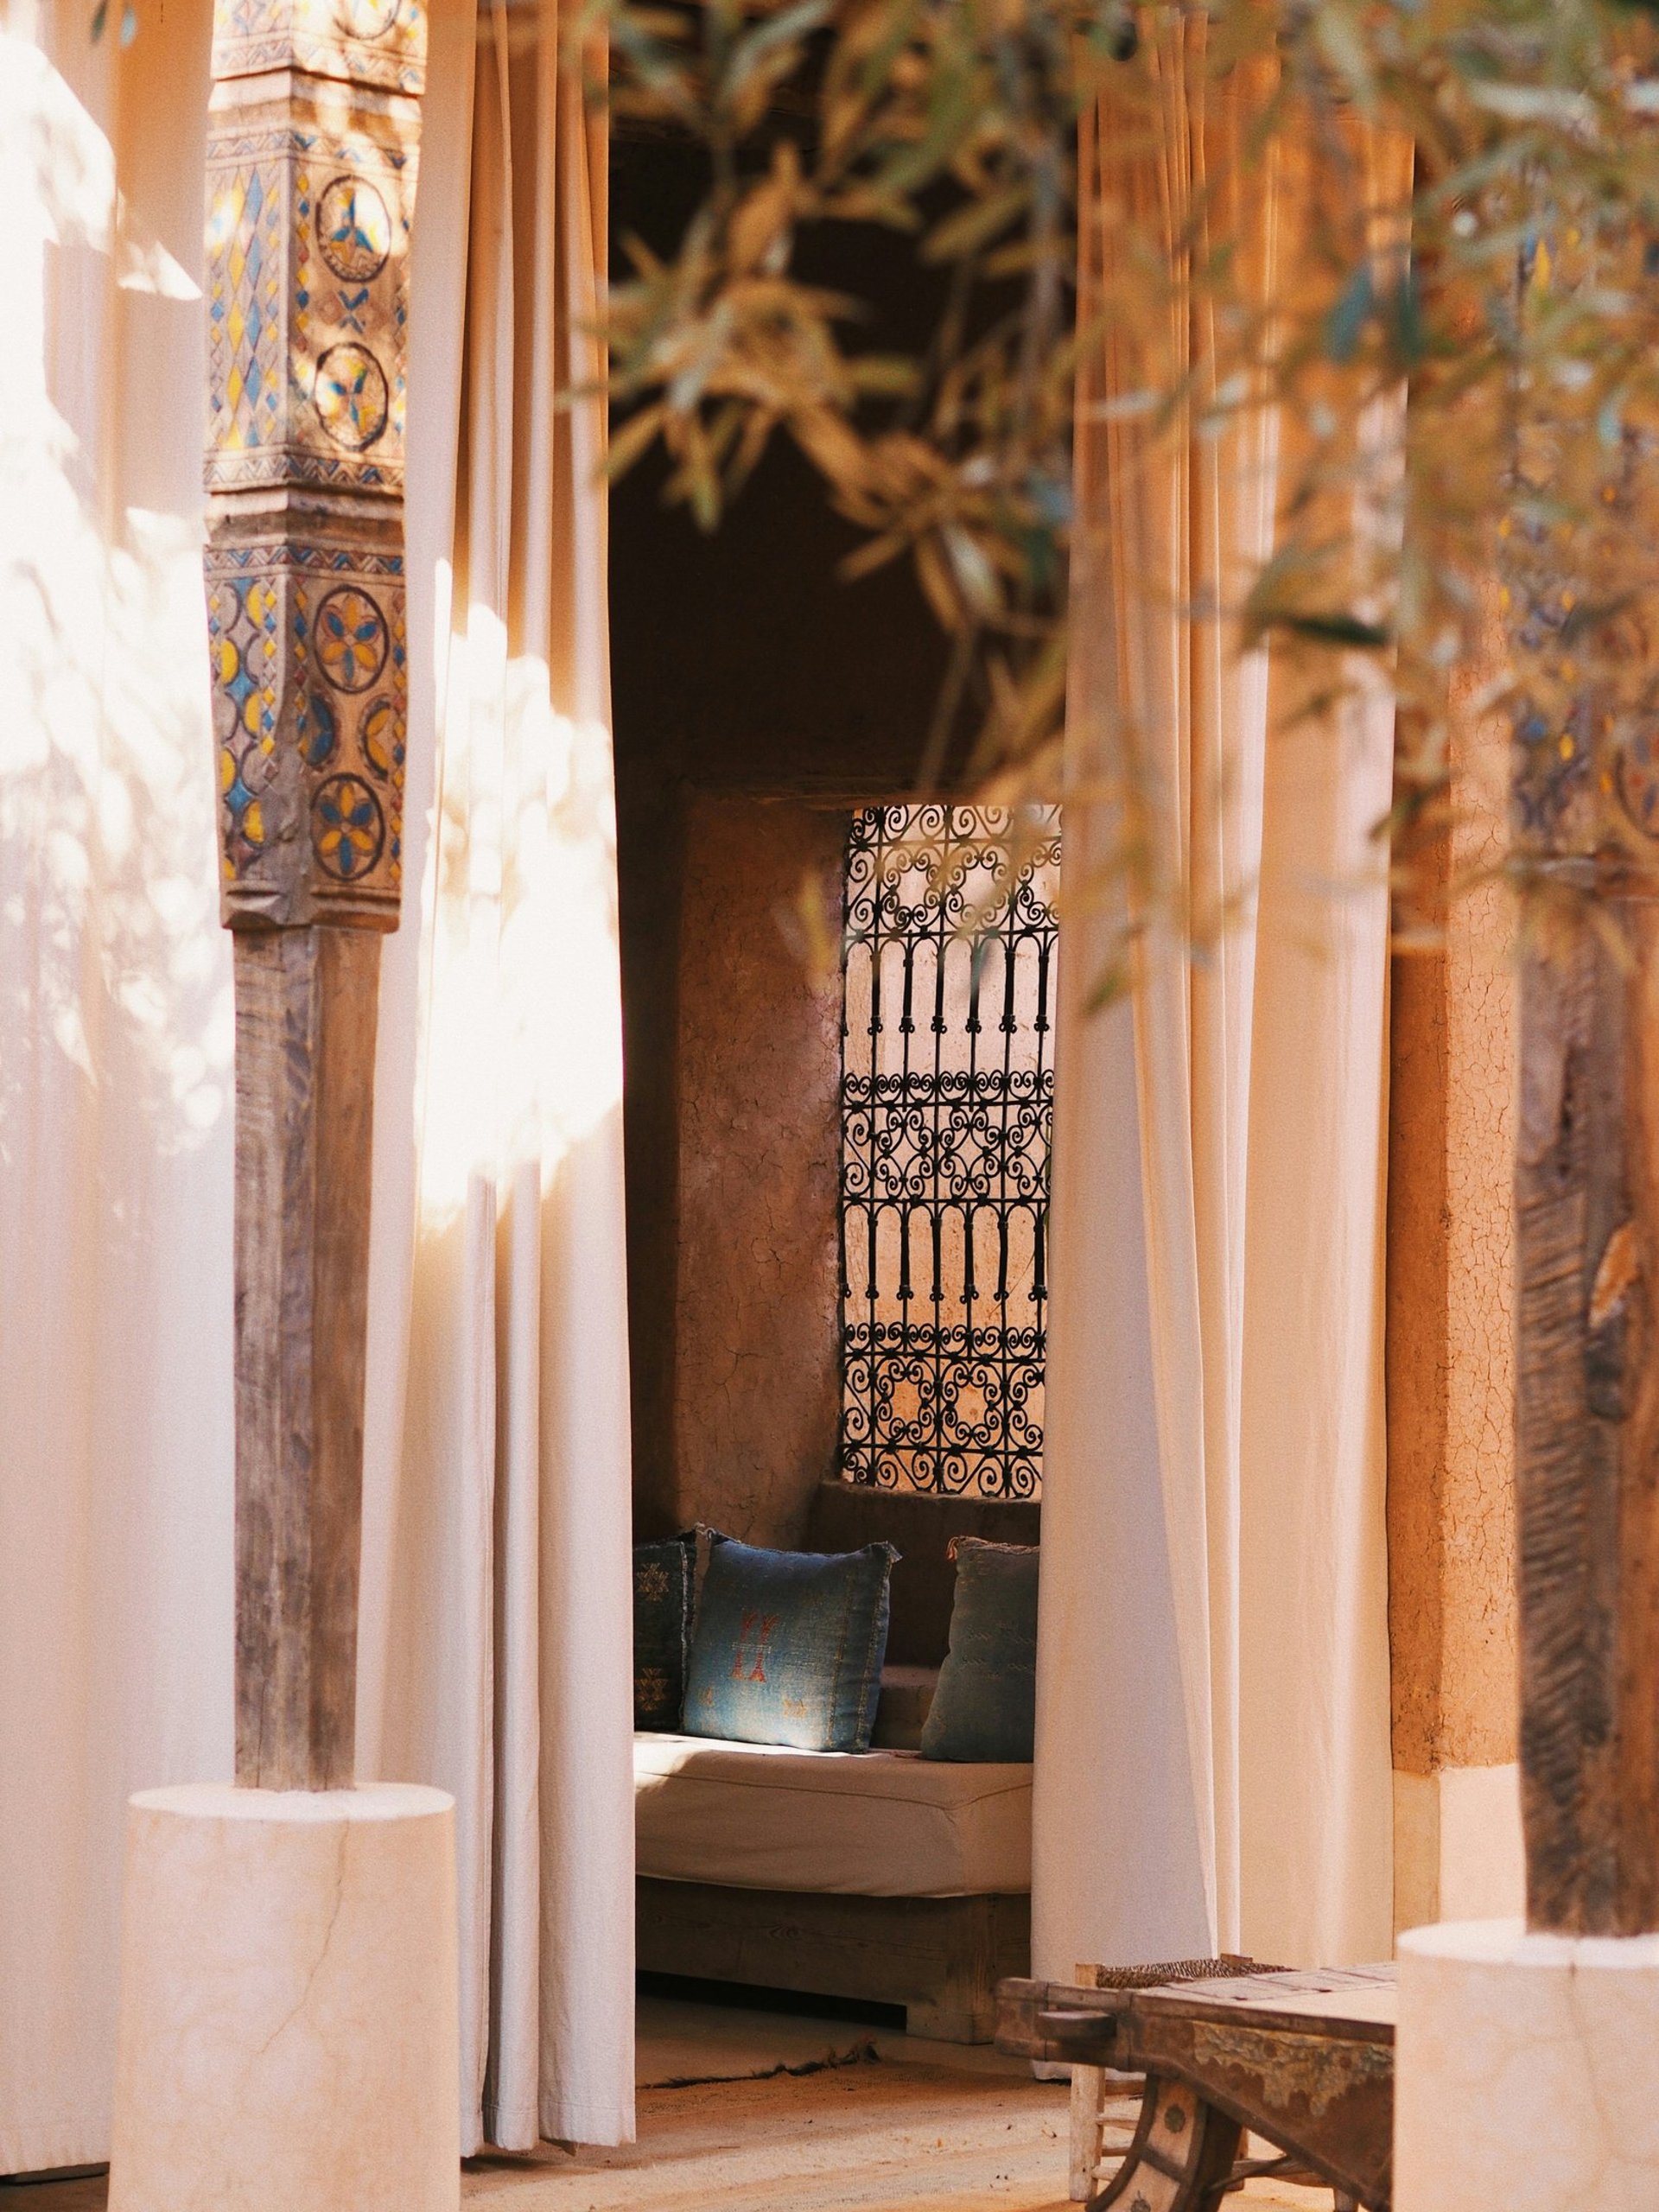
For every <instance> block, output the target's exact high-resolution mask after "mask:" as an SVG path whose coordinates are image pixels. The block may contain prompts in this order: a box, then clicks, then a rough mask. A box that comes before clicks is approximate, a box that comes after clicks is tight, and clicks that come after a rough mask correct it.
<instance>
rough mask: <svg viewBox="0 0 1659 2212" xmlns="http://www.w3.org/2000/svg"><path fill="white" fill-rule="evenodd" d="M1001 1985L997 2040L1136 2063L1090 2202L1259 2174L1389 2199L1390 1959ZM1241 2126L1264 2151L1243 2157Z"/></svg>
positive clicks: (1212, 2185)
mask: <svg viewBox="0 0 1659 2212" xmlns="http://www.w3.org/2000/svg"><path fill="white" fill-rule="evenodd" d="M997 1999H998V2002H997V2033H996V2041H997V2047H998V2049H999V2050H1004V2051H1007V2052H1009V2053H1011V2054H1013V2055H1014V2056H1018V2057H1022V2058H1034V2059H1047V2060H1050V2061H1059V2062H1061V2063H1072V2064H1076V2065H1084V2066H1099V2067H1107V2068H1110V2069H1114V2070H1116V2071H1117V2072H1119V2073H1125V2074H1135V2075H1144V2076H1145V2088H1144V2090H1143V2092H1142V2094H1141V2114H1140V2120H1139V2124H1138V2125H1137V2126H1136V2128H1135V2138H1134V2140H1133V2141H1132V2143H1131V2144H1130V2145H1129V2148H1128V2153H1127V2155H1126V2157H1125V2158H1124V2161H1123V2164H1122V2167H1121V2168H1120V2170H1119V2171H1118V2172H1117V2173H1116V2175H1115V2176H1114V2177H1113V2178H1112V2179H1111V2180H1110V2181H1109V2183H1107V2185H1106V2186H1105V2188H1104V2189H1103V2190H1100V2191H1099V2192H1098V2194H1096V2196H1093V2197H1091V2198H1090V2212H1106V2208H1107V2207H1108V2206H1119V2207H1121V2208H1122V2212H1214V2208H1215V2207H1216V2206H1217V2205H1218V2204H1219V2203H1220V2202H1221V2200H1222V2198H1223V2197H1224V2196H1226V2195H1227V2194H1228V2192H1229V2191H1230V2190H1235V2189H1239V2188H1242V2187H1243V2184H1244V2183H1245V2182H1247V2181H1249V2180H1251V2179H1253V2178H1254V2177H1255V2176H1257V2175H1268V2174H1270V2175H1273V2176H1274V2177H1277V2178H1279V2179H1281V2180H1284V2181H1295V2182H1309V2183H1322V2184H1323V2185H1324V2186H1325V2187H1326V2188H1328V2189H1330V2190H1332V2191H1333V2192H1334V2193H1335V2196H1336V2202H1337V2205H1338V2208H1345V2212H1388V2206H1389V2191H1390V2160H1391V2157H1392V2151H1393V2140H1392V2139H1393V2129H1394V2019H1395V1980H1394V1968H1393V1967H1392V1966H1376V1967H1337V1968H1332V1969H1330V1970H1328V1971H1325V1972H1319V1973H1283V1972H1277V1971H1272V1970H1268V1971H1265V1972H1261V1973H1252V1974H1237V1975H1233V1976H1230V1977H1228V1978H1226V1979H1224V1980H1192V1981H1179V1982H1173V1981H1172V1982H1163V1983H1158V1984H1154V1986H1151V1987H1149V1988H1130V1989H1126V1988H1109V1989H1093V1988H1085V1987H1083V1986H1079V1985H1077V1984H1075V1983H1071V1982H1050V1981H1005V1982H1003V1983H1002V1984H1001V1987H1000V1988H999V1990H998V1993H997ZM1247 2132H1248V2133H1251V2134H1255V2135H1259V2136H1262V2137H1264V2138H1265V2139H1267V2141H1268V2143H1270V2144H1271V2145H1273V2146H1274V2155H1273V2156H1272V2157H1271V2158H1245V2157H1242V2156H1241V2149H1242V2146H1243V2138H1244V2136H1245V2134H1246V2133H1247Z"/></svg>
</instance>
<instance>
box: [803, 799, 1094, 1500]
mask: <svg viewBox="0 0 1659 2212" xmlns="http://www.w3.org/2000/svg"><path fill="white" fill-rule="evenodd" d="M1059 849H1060V841H1059V818H1058V814H1057V813H1055V812H1053V811H1052V810H1022V811H1021V812H1020V813H1019V814H1017V815H1016V814H1014V813H1011V812H1009V811H1007V810H1004V809H1000V808H997V809H994V808H988V807H967V806H950V805H945V804H928V805H922V806H908V807H874V808H870V809H868V810H866V811H864V812H862V813H861V814H859V815H857V816H856V817H855V819H854V822H853V825H852V829H851V832H850V834H849V838H848V844H847V868H846V895H845V907H844V922H845V931H844V937H843V940H842V1077H841V1304H842V1343H841V1351H842V1415H841V1469H842V1474H843V1475H844V1476H845V1477H846V1478H848V1479H849V1480H851V1481H853V1482H858V1483H870V1484H878V1485H880V1486H881V1487H883V1488H887V1489H902V1490H919V1491H944V1492H950V1493H955V1494H962V1493H972V1494H976V1495H978V1496H981V1497H1035V1496H1037V1495H1038V1494H1039V1491H1040V1488H1041V1483H1042V1453H1043V1363H1044V1355H1045V1350H1046V1333H1045V1332H1046V1306H1047V1298H1048V1287H1047V1238H1048V1190H1049V1141H1050V1129H1051V1126H1052V1118H1053V1096H1054V1076H1053V1068H1052V1053H1051V1051H1050V1046H1049V1038H1050V1033H1051V1023H1052V1007H1053V1006H1054V1003H1055V1001H1054V992H1055V987H1056V981H1057V970H1056V928H1055V919H1054V908H1053V899H1054V893H1055V890H1056V888H1057V886H1058V869H1059Z"/></svg>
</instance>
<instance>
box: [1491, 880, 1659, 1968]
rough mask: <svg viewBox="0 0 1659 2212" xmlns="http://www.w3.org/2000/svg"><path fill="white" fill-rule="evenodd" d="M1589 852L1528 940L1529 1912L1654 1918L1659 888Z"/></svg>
mask: <svg viewBox="0 0 1659 2212" xmlns="http://www.w3.org/2000/svg"><path fill="white" fill-rule="evenodd" d="M1564 869H1566V870H1571V871H1573V874H1571V875H1569V876H1568V878H1567V882H1568V887H1569V891H1570V889H1571V887H1572V884H1573V878H1574V877H1576V876H1580V875H1582V874H1583V870H1582V867H1581V865H1580V866H1578V867H1576V868H1575V866H1574V864H1573V862H1571V861H1567V862H1566V863H1564ZM1598 873H1599V878H1600V880H1599V884H1598V887H1597V888H1598V895H1597V897H1596V898H1595V900H1594V903H1593V906H1592V903H1591V902H1590V900H1589V899H1588V898H1587V897H1586V898H1583V899H1579V898H1575V897H1573V896H1571V895H1568V896H1564V897H1562V898H1560V899H1559V900H1554V901H1550V902H1548V903H1547V904H1546V906H1545V907H1544V908H1543V910H1542V912H1541V917H1540V918H1539V921H1538V925H1537V926H1536V928H1535V931H1533V933H1532V934H1531V936H1530V938H1529V942H1528V944H1527V945H1526V947H1525V949H1524V950H1523V954H1522V988H1521V1020H1522V1098H1521V1115H1520V1128H1519V1138H1518V1142H1517V1147H1516V1264H1517V1268H1518V1275H1519V1281H1518V1324H1517V1329H1518V1345H1517V1349H1518V1366H1517V1380H1516V1503H1517V1510H1518V1518H1519V1527H1520V1592H1519V1596H1520V1617H1521V1647H1522V1681H1521V1694H1522V1724H1521V1770H1522V1809H1523V1815H1524V1820H1525V1826H1526V1840H1527V1909H1528V1916H1529V1920H1530V1922H1531V1923H1532V1924H1533V1925H1534V1926H1535V1927H1537V1928H1541V1929H1557V1930H1560V1931H1562V1932H1566V1933H1573V1934H1586V1935H1618V1936H1630V1935H1638V1934H1643V1933H1645V1932H1648V1931H1649V1930H1652V1929H1659V1363H1656V1359H1655V1351H1656V1345H1655V1338H1654V1313H1653V1294H1652V1290H1651V1288H1650V1286H1653V1285H1659V906H1656V905H1655V903H1654V901H1653V898H1652V894H1651V892H1650V891H1649V890H1648V889H1647V888H1646V887H1644V886H1643V885H1641V884H1640V883H1639V882H1632V881H1630V880H1628V879H1624V878H1620V877H1619V876H1618V875H1617V874H1609V873H1608V871H1607V870H1606V869H1605V868H1602V869H1601V870H1599V872H1598Z"/></svg>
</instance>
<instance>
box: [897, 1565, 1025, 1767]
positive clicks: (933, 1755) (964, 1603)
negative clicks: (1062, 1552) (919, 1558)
mask: <svg viewBox="0 0 1659 2212" xmlns="http://www.w3.org/2000/svg"><path fill="white" fill-rule="evenodd" d="M950 1556H951V1557H952V1558H953V1559H954V1560H956V1562H957V1594H956V1599H955V1602H954V1603H953V1605H951V1608H950V1649H949V1650H948V1651H947V1652H946V1653H945V1655H944V1666H943V1667H941V1668H940V1669H939V1687H938V1689H937V1690H936V1691H935V1692H934V1695H933V1703H932V1706H931V1709H930V1711H929V1713H928V1716H927V1722H926V1725H925V1727H924V1728H923V1730H922V1745H921V1749H922V1757H923V1758H925V1759H960V1760H964V1761H973V1762H976V1763H977V1762H986V1763H988V1762H991V1761H994V1760H1017V1761H1020V1762H1023V1761H1025V1760H1027V1759H1029V1758H1030V1757H1031V1746H1032V1738H1033V1734H1034V1732H1035V1730H1036V1720H1037V1561H1038V1558H1039V1552H1038V1548H1037V1546H1036V1545H1035V1544H988V1543H986V1542H984V1541H982V1539H981V1538H979V1537H977V1536H958V1537H957V1540H956V1541H955V1542H954V1543H953V1544H952V1545H951V1547H950Z"/></svg>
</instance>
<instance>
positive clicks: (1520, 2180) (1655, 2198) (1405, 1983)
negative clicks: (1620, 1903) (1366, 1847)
mask: <svg viewBox="0 0 1659 2212" xmlns="http://www.w3.org/2000/svg"><path fill="white" fill-rule="evenodd" d="M1394 2203H1395V2212H1496V2208H1497V2207H1499V2206H1502V2208H1503V2212H1568V2208H1569V2207H1575V2206H1582V2207H1585V2208H1586V2212H1588V2208H1590V2207H1591V2206H1593V2207H1594V2208H1595V2212H1653V2208H1654V2207H1655V2206H1659V1936H1627V1937H1617V1936H1601V1937H1595V1936H1536V1935H1529V1934H1528V1933H1527V1932H1526V1930H1525V1929H1524V1928H1523V1927H1522V1923H1520V1922H1519V1921H1518V1920H1470V1921H1455V1922H1451V1923H1446V1924H1445V1925H1443V1926H1440V1927H1438V1928H1419V1929H1414V1930H1413V1931H1412V1932H1411V1934H1409V1935H1407V1936H1402V1937H1401V1939H1400V2026H1399V2038H1398V2043H1397V2045H1396V2049H1395V2120H1394Z"/></svg>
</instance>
